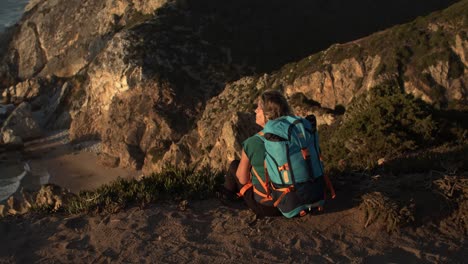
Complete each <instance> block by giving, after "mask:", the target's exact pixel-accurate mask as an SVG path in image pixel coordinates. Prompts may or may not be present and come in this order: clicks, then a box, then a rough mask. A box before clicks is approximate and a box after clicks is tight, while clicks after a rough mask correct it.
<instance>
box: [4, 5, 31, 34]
mask: <svg viewBox="0 0 468 264" xmlns="http://www.w3.org/2000/svg"><path fill="white" fill-rule="evenodd" d="M28 2H29V0H0V32H3V30H4V29H5V28H6V27H9V26H11V25H13V24H15V23H16V22H18V20H19V19H20V18H21V15H22V14H23V11H24V8H25V7H26V5H27V4H28Z"/></svg>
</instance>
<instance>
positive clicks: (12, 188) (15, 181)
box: [0, 163, 31, 202]
mask: <svg viewBox="0 0 468 264" xmlns="http://www.w3.org/2000/svg"><path fill="white" fill-rule="evenodd" d="M30 171H31V168H30V167H29V164H28V163H25V164H24V171H23V172H22V173H21V174H20V175H18V176H15V177H11V178H6V179H0V202H1V201H3V200H6V199H8V197H10V196H11V195H12V194H14V193H15V192H16V191H17V190H18V188H19V186H20V185H21V180H22V179H23V178H24V176H26V174H28V173H29V172H30Z"/></svg>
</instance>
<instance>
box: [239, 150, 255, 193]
mask: <svg viewBox="0 0 468 264" xmlns="http://www.w3.org/2000/svg"><path fill="white" fill-rule="evenodd" d="M251 167H252V166H251V165H250V161H249V157H247V154H245V151H244V150H242V157H241V160H240V163H239V167H237V171H236V177H237V179H238V180H239V183H240V184H242V185H244V184H247V183H249V182H250V168H251Z"/></svg>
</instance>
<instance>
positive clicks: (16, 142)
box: [2, 129, 23, 146]
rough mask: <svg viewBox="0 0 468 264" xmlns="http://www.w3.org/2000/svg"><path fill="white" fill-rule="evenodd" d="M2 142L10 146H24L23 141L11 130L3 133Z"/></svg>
mask: <svg viewBox="0 0 468 264" xmlns="http://www.w3.org/2000/svg"><path fill="white" fill-rule="evenodd" d="M2 142H3V144H6V145H10V146H20V145H23V140H22V139H21V137H19V136H16V135H15V134H14V132H13V130H11V129H5V131H3V132H2Z"/></svg>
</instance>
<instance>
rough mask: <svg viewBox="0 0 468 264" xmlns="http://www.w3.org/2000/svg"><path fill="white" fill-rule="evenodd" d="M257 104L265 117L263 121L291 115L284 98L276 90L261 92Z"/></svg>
mask: <svg viewBox="0 0 468 264" xmlns="http://www.w3.org/2000/svg"><path fill="white" fill-rule="evenodd" d="M259 104H260V107H261V108H262V110H263V114H264V115H265V121H268V120H273V119H276V118H278V117H281V116H287V115H292V114H293V112H292V110H291V107H289V104H288V101H287V100H286V98H285V97H284V96H283V94H282V93H280V92H279V91H276V90H267V91H265V92H263V94H262V95H261V96H260V100H259Z"/></svg>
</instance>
